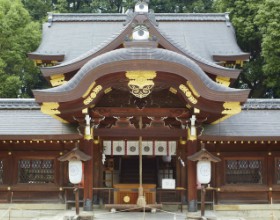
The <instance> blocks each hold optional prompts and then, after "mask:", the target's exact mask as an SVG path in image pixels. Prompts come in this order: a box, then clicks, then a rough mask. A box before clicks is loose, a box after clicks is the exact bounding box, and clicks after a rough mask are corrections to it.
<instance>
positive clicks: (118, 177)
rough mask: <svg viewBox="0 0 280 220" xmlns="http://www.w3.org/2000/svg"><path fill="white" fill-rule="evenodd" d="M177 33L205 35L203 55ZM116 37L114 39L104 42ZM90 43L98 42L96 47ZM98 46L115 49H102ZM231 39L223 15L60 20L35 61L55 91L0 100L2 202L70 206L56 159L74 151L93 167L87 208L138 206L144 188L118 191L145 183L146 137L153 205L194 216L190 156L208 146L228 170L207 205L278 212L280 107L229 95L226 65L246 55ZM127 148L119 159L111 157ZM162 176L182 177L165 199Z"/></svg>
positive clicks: (87, 180)
mask: <svg viewBox="0 0 280 220" xmlns="http://www.w3.org/2000/svg"><path fill="white" fill-rule="evenodd" d="M144 2H145V1H144ZM85 21H87V22H85ZM67 22H68V23H67ZM180 22H181V23H180ZM122 23H124V25H123V26H121V25H120V24H122ZM179 23H180V24H181V25H182V26H184V25H185V26H184V27H185V28H186V30H184V31H190V33H193V34H194V35H197V36H192V37H190V39H188V41H189V42H193V43H194V44H195V43H196V44H197V45H191V44H188V45H183V44H182V43H183V41H181V40H180V36H179V35H176V34H174V33H176V30H177V29H178V27H177V25H178V24H179ZM69 24H71V25H72V26H73V27H72V26H71V25H69ZM89 24H90V25H92V27H93V29H92V30H91V26H88V25H89ZM212 24H215V25H216V26H215V27H214V28H216V30H215V32H212V28H213V27H212V26H211V25H212ZM76 25H78V26H76ZM95 25H96V26H95ZM99 25H101V26H102V28H100V27H99ZM106 25H107V26H106ZM118 25H119V26H120V28H119V29H120V30H119V31H118V32H116V31H115V28H116V26H118ZM66 26H67V27H68V28H69V27H70V28H69V29H67V28H65V27H66ZM75 27H79V28H80V29H81V30H83V31H84V32H82V33H84V36H83V37H84V38H83V39H84V41H82V42H80V44H79V40H80V38H81V37H77V36H78V35H79V34H78V33H77V35H71V33H73V31H74V32H75ZM104 27H108V30H105V29H106V28H105V29H104ZM136 27H138V28H140V29H141V30H142V31H143V33H142V32H138V31H139V30H138V29H136ZM161 27H162V29H161ZM94 28H95V29H94ZM110 28H111V29H112V30H114V31H115V32H114V33H107V32H108V31H109V30H110V31H111V29H110ZM197 29H199V30H200V31H201V30H204V31H205V33H204V34H203V33H196V31H197ZM87 31H88V33H87ZM90 31H92V32H90ZM110 31H109V32H110ZM166 31H167V32H168V31H169V33H167V34H166ZM178 31H181V29H180V30H178ZM146 32H148V35H147V36H148V37H147V39H145V38H143V36H145V33H146ZM93 33H98V34H99V35H98V34H97V35H96V36H95V35H94V36H95V37H96V42H97V43H96V45H93V46H92V45H91V44H93V43H92V42H91V41H92V40H91V41H90V39H89V35H91V34H93ZM184 33H185V32H184ZM184 33H183V32H182V34H184ZM217 33H220V35H216V34H217ZM102 34H103V35H102ZM106 34H107V35H108V36H107V38H106V36H105V35H106ZM202 35H203V36H202ZM212 35H214V37H213V36H212ZM50 36H52V37H56V38H57V42H50V40H49V39H51V38H50ZM98 36H103V38H104V39H102V40H106V39H107V41H105V43H103V44H101V43H98ZM224 36H227V38H224ZM61 37H62V38H64V41H61V42H60V40H61ZM71 37H73V38H75V37H77V39H74V40H76V41H77V42H76V44H75V45H69V44H67V42H69V39H71ZM198 37H200V38H201V39H202V38H203V39H202V40H201V41H197V39H199V38H198ZM211 37H212V38H211ZM52 39H54V38H52ZM87 39H89V42H91V44H90V45H91V46H90V45H86V42H87ZM176 39H177V40H176ZM211 39H212V40H211ZM233 39H234V35H233V32H232V26H231V24H230V22H229V20H228V19H227V16H226V14H206V15H203V14H182V15H178V14H170V15H161V14H158V15H155V14H153V13H150V12H137V11H135V12H131V13H128V14H127V15H83V16H82V15H77V14H67V15H60V14H54V15H52V19H51V20H50V21H49V23H48V24H46V27H45V29H44V35H43V41H42V43H41V46H40V48H38V50H37V51H35V52H33V53H30V54H29V56H30V58H31V59H34V60H35V62H36V63H37V64H40V65H42V67H41V70H42V73H43V75H44V77H45V78H46V79H47V80H48V81H49V82H50V83H51V84H52V86H53V88H50V89H45V90H36V91H34V95H35V100H0V104H1V106H0V112H1V113H0V114H1V116H3V117H2V118H5V120H4V119H0V120H3V123H2V124H1V122H0V124H1V127H0V202H57V203H58V202H59V203H67V202H68V203H71V202H72V200H73V192H72V189H73V185H71V184H70V183H69V180H68V166H67V163H66V162H60V161H58V160H57V159H58V158H59V157H60V156H62V155H64V154H65V153H66V152H69V151H71V150H72V149H73V148H74V147H75V146H76V145H78V146H79V147H80V149H81V150H82V151H83V152H84V153H86V154H88V155H90V156H91V157H92V159H91V160H89V161H87V162H85V163H84V179H83V183H82V184H81V185H80V188H81V191H82V192H83V193H82V194H81V200H82V201H84V203H86V205H85V206H91V204H92V203H114V202H115V203H116V201H118V202H117V203H121V202H123V201H125V200H127V201H128V200H129V201H128V202H126V203H129V202H131V200H130V199H132V200H133V201H135V199H136V198H134V197H135V194H137V193H135V189H134V188H135V187H132V188H130V189H127V190H128V191H126V190H121V191H122V192H124V194H122V195H123V197H122V198H120V197H119V196H120V194H116V191H115V193H113V187H114V184H115V187H117V186H118V187H119V188H122V187H121V186H120V185H116V184H124V185H125V186H129V184H130V186H131V184H132V185H133V184H136V183H138V181H139V177H138V169H139V167H137V166H136V163H135V161H137V158H138V153H136V154H134V153H133V152H132V153H129V150H128V149H130V148H129V146H130V145H128V144H129V143H134V142H135V143H138V142H137V141H138V140H139V137H142V138H143V140H144V141H146V142H147V143H148V142H149V143H150V147H151V148H152V149H153V150H152V151H153V152H151V153H149V154H148V153H147V154H146V155H144V157H143V162H144V164H143V170H144V174H145V175H144V176H143V180H144V181H146V182H144V184H152V185H153V186H155V190H156V191H154V189H152V190H151V192H150V191H149V193H150V194H149V195H148V194H147V195H146V196H147V198H148V197H149V201H152V203H155V202H157V203H164V202H179V203H183V204H185V203H188V205H189V211H196V209H197V203H198V200H199V197H198V196H197V195H198V192H199V187H198V183H197V182H196V164H195V162H192V161H188V160H187V157H188V156H191V155H193V154H194V153H196V152H197V151H198V150H200V148H201V144H202V143H204V144H205V148H206V149H207V150H208V151H209V152H211V153H212V154H214V155H216V156H218V157H219V158H221V160H222V162H220V163H217V164H214V165H213V169H212V181H211V183H210V185H209V187H208V193H207V196H208V197H209V198H208V201H210V202H214V203H227V204H233V203H234V204H235V203H278V201H279V199H280V186H279V184H280V151H279V141H280V135H279V134H280V129H279V128H278V127H279V126H278V125H279V124H278V123H279V120H280V119H279V113H280V111H279V109H280V107H279V106H280V102H279V100H247V98H248V95H249V91H248V90H240V89H233V88H230V87H229V86H230V85H231V84H232V82H234V80H235V79H236V78H237V77H238V75H239V73H240V70H239V69H236V68H229V67H230V66H232V65H233V66H234V67H241V66H242V64H243V62H244V61H246V59H248V57H249V55H248V54H246V53H243V52H242V51H241V50H240V49H239V47H238V46H237V44H236V42H235V41H234V40H233ZM207 40H209V42H208V43H207V42H204V41H207ZM176 41H178V42H180V43H178V42H176ZM217 41H218V42H219V41H220V44H216V42H217ZM65 42H66V43H65ZM53 43H54V44H57V45H56V47H54V46H53ZM206 44H207V45H208V46H209V48H208V49H205V47H206V46H205V47H203V45H206ZM61 45H62V46H61ZM77 45H78V46H77ZM221 45H222V46H221ZM191 46H194V47H193V48H192V47H191ZM195 46H196V47H195ZM199 46H201V48H204V49H200V50H198V49H197V48H200V47H199ZM53 47H54V48H53ZM71 47H73V48H71ZM89 47H90V48H89ZM216 47H217V48H216ZM84 48H87V49H84ZM89 49H90V50H89ZM54 50H56V51H57V52H54ZM60 50H61V51H60ZM63 51H64V52H63ZM209 51H211V52H209ZM219 51H220V52H219ZM73 54H74V55H73ZM59 62H60V63H59ZM52 65H53V66H52ZM40 110H41V111H40ZM86 115H88V117H90V120H89V121H87V120H86V118H85V116H86ZM140 117H141V118H142V119H143V121H142V122H143V123H142V126H143V129H140V128H139V121H140V119H139V118H140ZM194 117H195V121H192V120H194ZM277 126H278V127H277ZM86 131H87V132H86ZM118 141H120V142H121V143H122V144H123V146H122V147H123V148H124V149H120V152H122V153H120V152H119V153H118V152H117V151H118V150H117V148H114V143H116V142H118ZM133 141H134V142H133ZM105 143H109V145H110V147H111V151H109V153H108V152H107V153H105V151H106V149H105V147H106V146H105V145H106V144H105ZM170 143H175V146H176V150H175V151H171V147H170V146H171V145H169V144H170ZM160 144H164V145H165V148H164V149H166V150H165V151H166V154H162V153H161V152H160V151H159V150H158V149H159V147H161V145H160ZM109 145H108V146H109ZM117 147H121V146H117ZM144 147H145V146H144ZM131 149H132V148H131ZM143 149H144V148H143ZM169 152H171V153H169ZM104 156H105V158H106V160H105V161H104ZM162 156H171V161H168V162H164V161H163V160H162ZM135 174H136V175H135ZM151 176H155V177H156V178H154V179H153V178H152V177H151ZM162 178H171V179H175V180H176V188H175V189H173V190H164V189H161V179H162ZM108 182H110V183H108ZM122 189H123V188H122ZM125 192H129V193H130V194H131V195H130V196H129V199H128V197H127V198H124V197H125V196H128V195H125ZM124 199H125V200H124ZM120 201H121V202H120ZM86 208H88V207H86Z"/></svg>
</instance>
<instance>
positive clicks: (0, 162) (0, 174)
mask: <svg viewBox="0 0 280 220" xmlns="http://www.w3.org/2000/svg"><path fill="white" fill-rule="evenodd" d="M3 173H4V161H3V160H0V184H3Z"/></svg>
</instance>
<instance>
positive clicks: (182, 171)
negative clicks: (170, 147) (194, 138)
mask: <svg viewBox="0 0 280 220" xmlns="http://www.w3.org/2000/svg"><path fill="white" fill-rule="evenodd" d="M186 148H187V142H186V140H180V141H179V142H178V150H177V158H178V159H177V162H176V169H177V172H176V173H177V175H176V183H177V187H182V188H184V189H187V166H186V165H187V164H186V162H187V153H186ZM181 202H182V203H183V204H186V203H187V194H186V191H182V193H181Z"/></svg>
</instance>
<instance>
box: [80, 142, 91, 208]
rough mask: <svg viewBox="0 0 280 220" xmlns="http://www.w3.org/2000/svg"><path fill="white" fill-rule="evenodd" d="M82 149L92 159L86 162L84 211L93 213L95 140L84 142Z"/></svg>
mask: <svg viewBox="0 0 280 220" xmlns="http://www.w3.org/2000/svg"><path fill="white" fill-rule="evenodd" d="M80 146H81V149H82V150H83V151H84V153H86V154H87V155H89V156H91V157H92V159H90V160H88V161H85V162H84V211H92V198H93V193H92V187H93V158H94V157H93V156H94V155H93V149H94V144H93V140H92V139H91V140H86V139H84V140H82V141H81V144H80Z"/></svg>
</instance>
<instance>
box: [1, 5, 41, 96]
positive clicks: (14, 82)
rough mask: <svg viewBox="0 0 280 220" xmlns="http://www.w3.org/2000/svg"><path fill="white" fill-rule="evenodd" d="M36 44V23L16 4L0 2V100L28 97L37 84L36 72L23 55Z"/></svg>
mask: <svg viewBox="0 0 280 220" xmlns="http://www.w3.org/2000/svg"><path fill="white" fill-rule="evenodd" d="M39 41H40V28H39V25H38V23H36V22H32V21H31V17H30V16H29V14H28V11H27V10H26V9H25V8H24V7H23V5H22V3H21V1H20V0H0V81H1V84H0V97H6V98H11V97H21V96H26V97H28V96H30V95H31V91H30V86H31V87H33V88H35V87H36V85H37V84H38V82H39V75H38V70H37V69H36V68H34V65H33V63H32V61H30V60H29V59H27V57H26V54H27V53H28V52H30V51H33V50H34V49H36V47H37V46H38V44H39Z"/></svg>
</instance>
